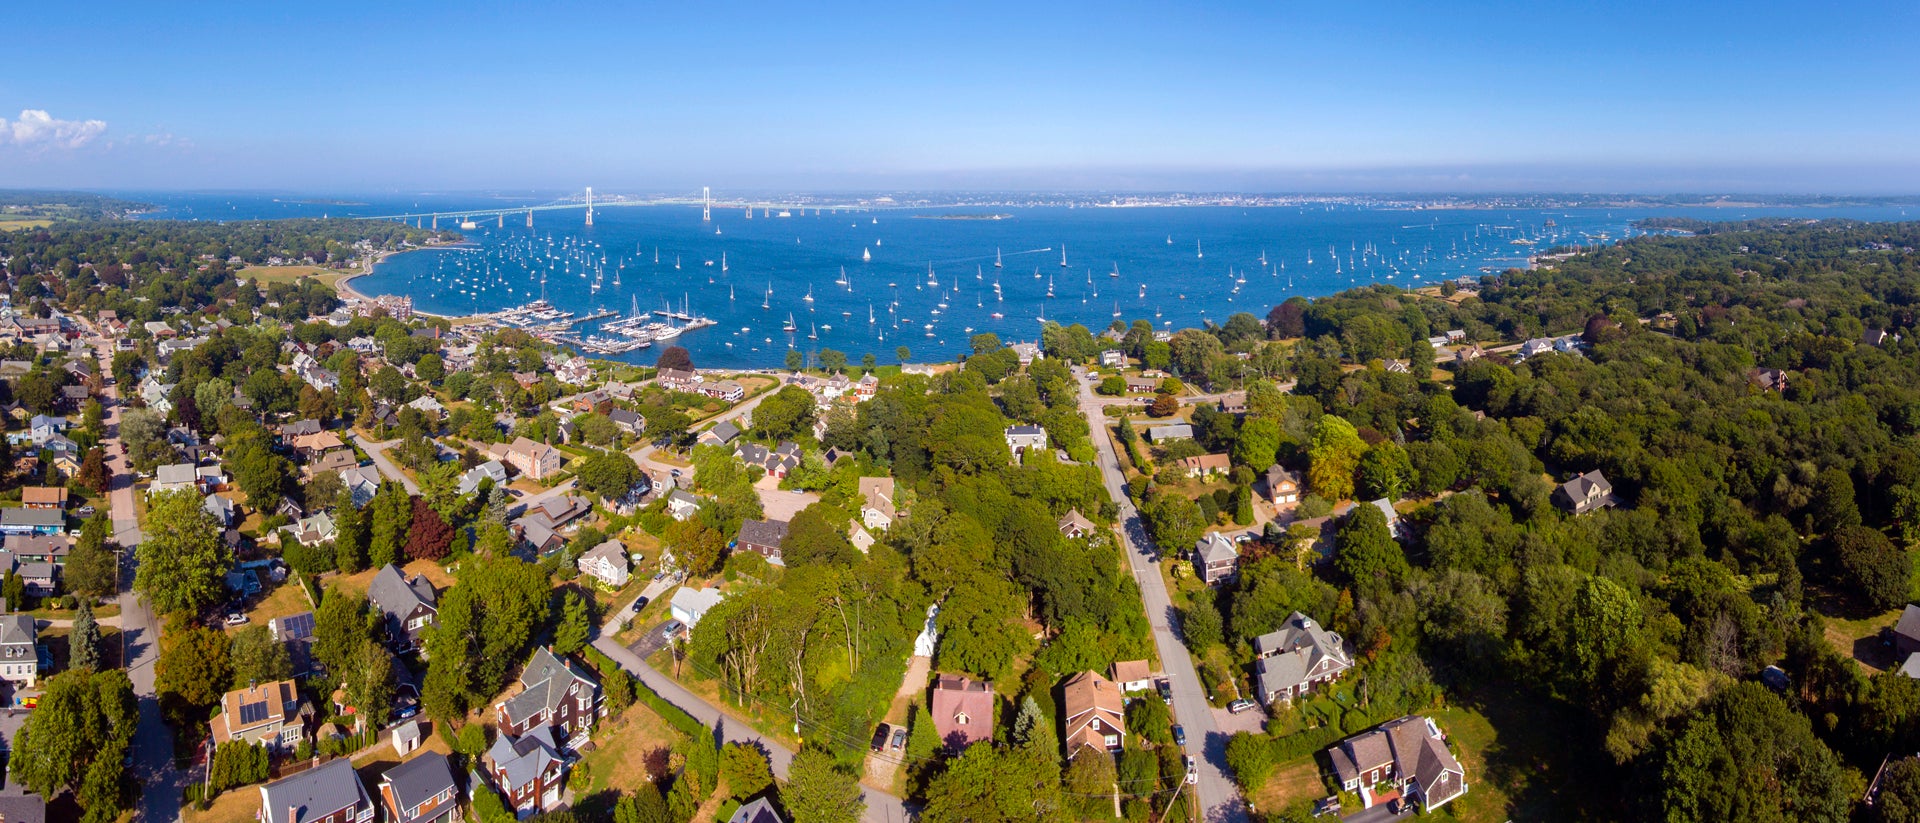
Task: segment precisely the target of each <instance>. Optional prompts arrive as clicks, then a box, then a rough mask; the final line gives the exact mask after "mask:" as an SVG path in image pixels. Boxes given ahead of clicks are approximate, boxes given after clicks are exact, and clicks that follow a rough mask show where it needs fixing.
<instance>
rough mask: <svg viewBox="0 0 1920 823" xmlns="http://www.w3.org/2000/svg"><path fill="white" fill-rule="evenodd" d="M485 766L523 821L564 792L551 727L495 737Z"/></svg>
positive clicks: (561, 763)
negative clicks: (521, 733)
mask: <svg viewBox="0 0 1920 823" xmlns="http://www.w3.org/2000/svg"><path fill="white" fill-rule="evenodd" d="M335 762H346V761H345V760H339V761H335ZM485 763H486V768H487V777H488V778H489V779H491V780H492V781H493V784H494V787H495V788H497V789H499V790H500V792H501V793H502V794H505V795H506V796H507V806H508V808H511V809H513V810H514V813H515V814H516V815H517V816H519V817H522V818H525V817H528V816H530V815H534V814H537V813H540V812H544V811H547V810H549V809H552V808H554V807H555V806H558V805H559V803H560V794H561V792H562V791H564V790H565V789H566V771H567V763H566V761H565V760H563V759H561V757H560V749H559V746H558V745H556V744H555V743H554V739H553V727H552V726H539V727H537V728H535V729H534V730H533V731H530V732H527V733H526V734H523V735H519V736H517V737H516V736H514V735H510V734H502V735H500V736H499V737H496V738H494V741H493V746H491V747H490V748H488V749H487V754H486V758H485Z"/></svg>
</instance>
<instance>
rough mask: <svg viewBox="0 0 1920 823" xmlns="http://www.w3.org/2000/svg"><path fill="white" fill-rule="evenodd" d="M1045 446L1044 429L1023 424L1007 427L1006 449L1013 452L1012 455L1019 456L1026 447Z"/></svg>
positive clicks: (1036, 447)
mask: <svg viewBox="0 0 1920 823" xmlns="http://www.w3.org/2000/svg"><path fill="white" fill-rule="evenodd" d="M1046 447H1047V430H1046V429H1043V428H1040V427H1039V426H1025V425H1021V426H1008V427H1007V451H1010V452H1013V456H1014V457H1016V458H1017V457H1019V456H1020V455H1021V453H1022V452H1024V451H1026V450H1027V449H1045V448H1046Z"/></svg>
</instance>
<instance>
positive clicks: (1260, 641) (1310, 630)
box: [1253, 612, 1353, 706]
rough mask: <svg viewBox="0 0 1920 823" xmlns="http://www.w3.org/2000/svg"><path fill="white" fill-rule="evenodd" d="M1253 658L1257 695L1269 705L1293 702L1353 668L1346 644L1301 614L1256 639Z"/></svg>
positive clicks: (1294, 614) (1351, 657)
mask: <svg viewBox="0 0 1920 823" xmlns="http://www.w3.org/2000/svg"><path fill="white" fill-rule="evenodd" d="M1253 656H1254V658H1255V660H1256V661H1257V662H1255V663H1254V681H1255V683H1256V684H1258V687H1259V695H1258V696H1259V698H1260V702H1262V703H1265V704H1267V705H1269V706H1271V705H1273V704H1274V703H1275V702H1276V701H1277V702H1280V703H1292V702H1293V699H1294V698H1295V697H1299V696H1301V695H1304V694H1306V693H1307V692H1308V691H1310V690H1312V689H1313V687H1315V686H1318V685H1321V684H1324V683H1332V682H1333V681H1335V680H1338V679H1340V677H1341V675H1344V674H1346V673H1347V670H1348V669H1351V668H1353V656H1352V655H1350V654H1348V652H1347V646H1346V641H1344V640H1341V639H1340V635H1339V634H1337V633H1335V632H1330V631H1327V629H1326V627H1324V626H1321V625H1320V624H1318V623H1315V622H1313V619H1312V618H1309V617H1307V616H1306V615H1304V614H1301V613H1300V612H1294V613H1293V614H1291V615H1289V616H1288V617H1287V622H1286V623H1285V624H1284V625H1282V626H1281V627H1280V628H1279V629H1278V630H1276V631H1271V632H1268V633H1266V634H1263V635H1260V636H1259V637H1256V638H1254V639H1253Z"/></svg>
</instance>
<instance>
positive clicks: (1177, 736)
mask: <svg viewBox="0 0 1920 823" xmlns="http://www.w3.org/2000/svg"><path fill="white" fill-rule="evenodd" d="M1173 745H1175V746H1179V747H1181V748H1186V745H1187V730H1186V729H1183V728H1180V724H1178V723H1175V724H1173Z"/></svg>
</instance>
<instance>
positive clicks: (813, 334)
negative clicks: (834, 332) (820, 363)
mask: <svg viewBox="0 0 1920 823" xmlns="http://www.w3.org/2000/svg"><path fill="white" fill-rule="evenodd" d="M807 339H808V340H819V339H820V330H819V329H818V328H815V327H814V325H813V324H812V323H808V324H807Z"/></svg>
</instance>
